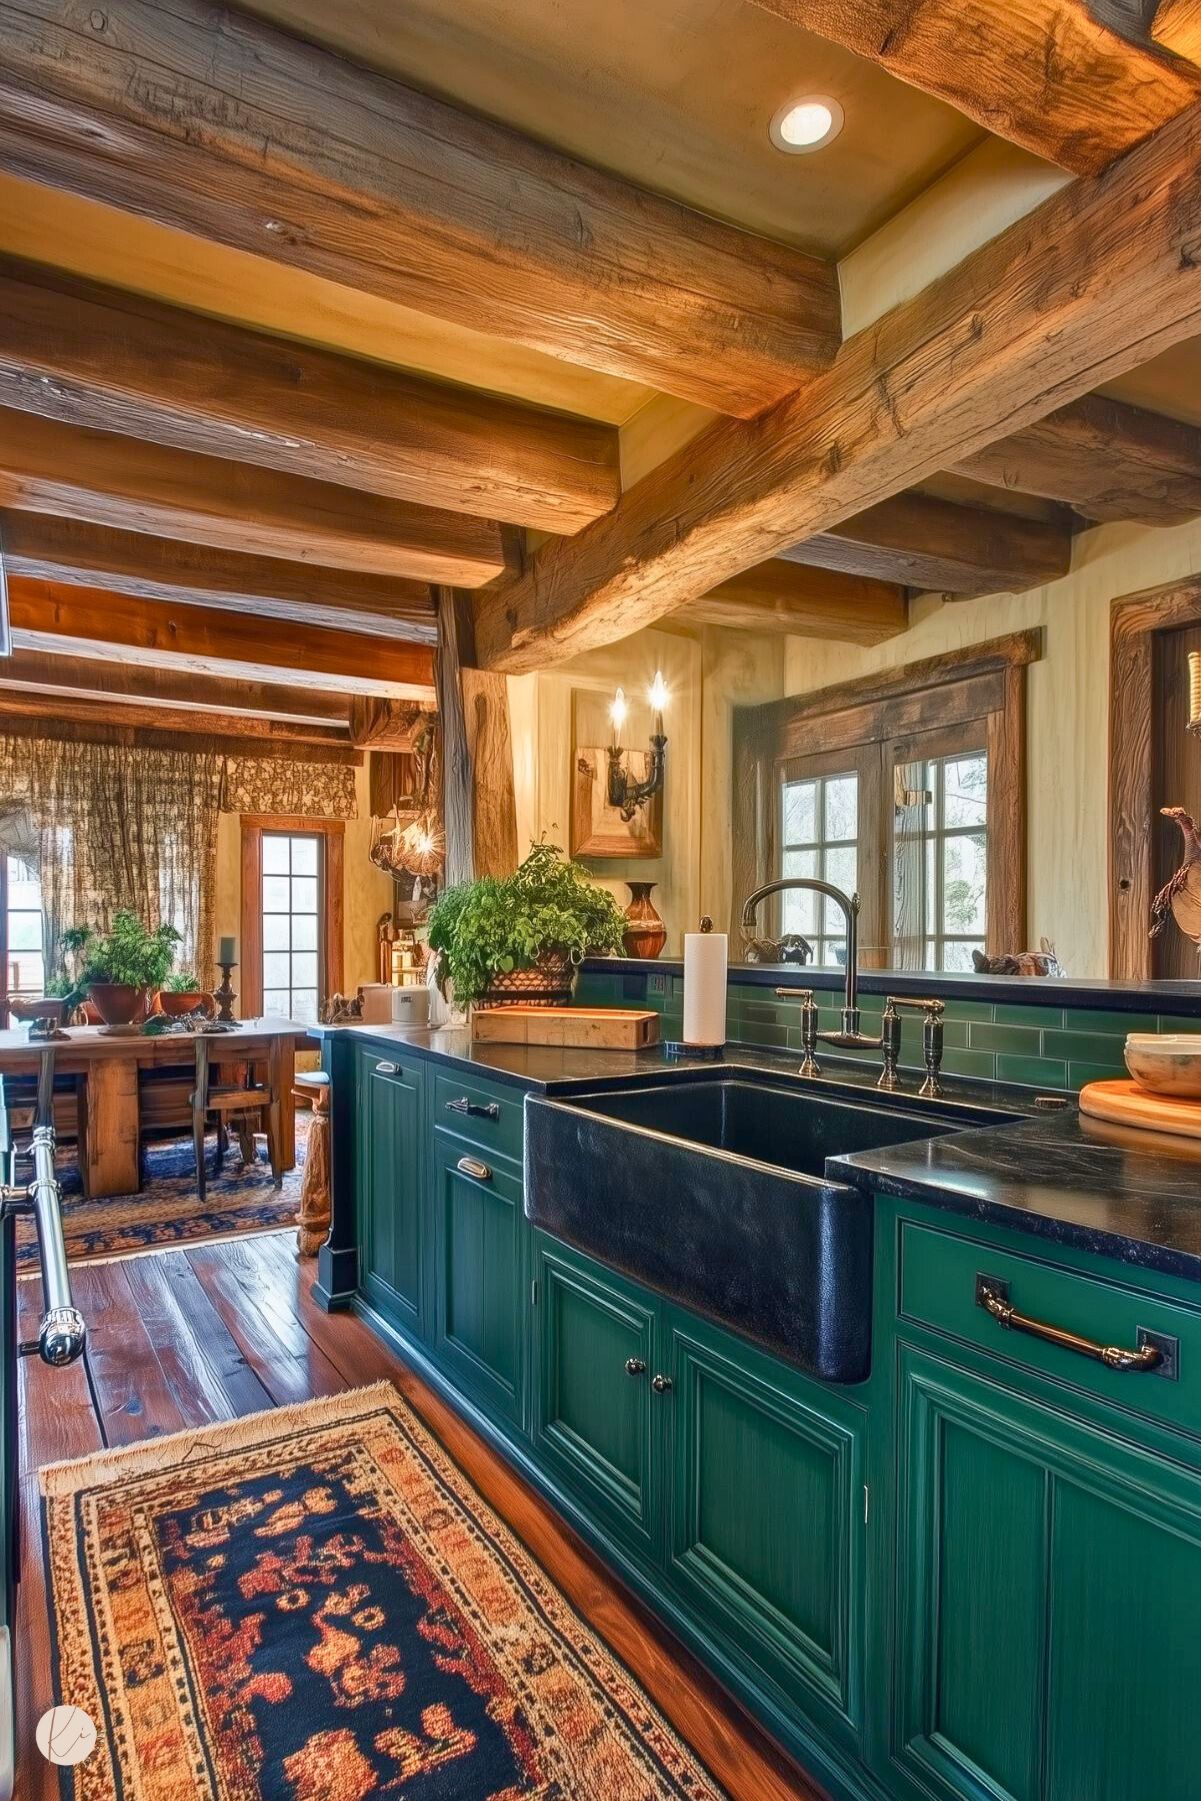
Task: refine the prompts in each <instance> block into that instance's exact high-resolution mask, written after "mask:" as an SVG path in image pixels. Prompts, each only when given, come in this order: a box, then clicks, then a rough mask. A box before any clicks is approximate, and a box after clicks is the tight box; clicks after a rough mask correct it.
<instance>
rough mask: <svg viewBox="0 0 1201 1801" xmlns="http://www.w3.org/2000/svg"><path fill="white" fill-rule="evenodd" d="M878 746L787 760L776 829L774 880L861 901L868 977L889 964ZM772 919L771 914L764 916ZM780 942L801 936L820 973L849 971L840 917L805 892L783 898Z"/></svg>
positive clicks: (775, 929)
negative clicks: (808, 880)
mask: <svg viewBox="0 0 1201 1801" xmlns="http://www.w3.org/2000/svg"><path fill="white" fill-rule="evenodd" d="M880 768H881V765H880V752H879V746H878V745H871V744H867V745H855V746H852V747H850V748H849V749H846V750H837V751H821V752H815V753H813V754H812V755H809V756H804V757H788V758H785V759H783V760H782V761H781V763H780V764H779V769H778V773H779V781H778V784H777V807H776V818H775V821H774V827H773V830H774V840H775V842H774V857H773V862H774V865H775V873H776V874H777V875H781V876H816V877H817V878H818V879H819V880H821V881H825V882H832V883H833V885H834V886H835V887H836V888H841V889H842V890H843V891H844V893H846V894H855V893H858V895H859V899H860V915H859V943H860V951H859V959H860V963H861V965H862V967H863V968H864V969H880V968H883V967H884V966H885V965H886V963H887V961H888V957H887V949H886V940H885V936H884V934H883V932H882V926H881V922H882V911H881V903H882V899H883V893H884V884H883V880H882V876H883V870H882V858H881V855H880V848H879V847H880V845H881V842H882V832H881V807H880V799H881V777H880ZM765 912H766V910H765ZM765 926H766V927H767V929H769V930H770V931H771V932H772V933H773V935H775V936H779V935H781V934H788V933H797V934H799V935H800V936H801V937H803V938H805V939H806V940H807V941H808V943H809V944H810V945H811V946H812V949H813V957H812V959H811V962H812V964H813V966H814V967H815V968H827V969H834V968H837V969H841V968H845V966H846V926H845V923H844V921H843V917H842V913H841V910H840V909H839V908H838V907H836V906H835V905H834V903H833V902H832V901H829V900H827V899H825V897H824V896H821V895H816V894H811V893H806V892H805V891H804V890H794V891H792V892H785V893H783V894H781V895H780V896H779V897H778V900H777V902H776V905H775V911H774V915H773V920H772V923H771V924H770V926H767V921H766V918H765V919H764V920H763V921H761V929H763V928H764V927H765Z"/></svg>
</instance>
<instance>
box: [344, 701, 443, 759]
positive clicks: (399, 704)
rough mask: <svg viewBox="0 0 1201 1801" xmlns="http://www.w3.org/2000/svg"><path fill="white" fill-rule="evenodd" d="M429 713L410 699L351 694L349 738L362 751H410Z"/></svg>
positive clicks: (429, 718)
mask: <svg viewBox="0 0 1201 1801" xmlns="http://www.w3.org/2000/svg"><path fill="white" fill-rule="evenodd" d="M432 717H433V715H432V713H431V712H430V711H429V710H428V709H427V708H424V707H420V706H418V705H416V704H415V703H414V702H412V701H403V700H379V699H378V698H374V697H373V698H368V697H367V696H366V695H363V694H352V695H351V697H350V741H351V743H352V744H356V745H358V746H359V748H360V749H362V750H367V749H371V750H377V751H411V750H412V748H413V745H414V743H415V741H416V739H417V737H418V735H419V733H421V732H423V731H425V730H427V729H428V727H429V724H430V721H431V719H432Z"/></svg>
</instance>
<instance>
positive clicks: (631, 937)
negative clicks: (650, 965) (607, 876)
mask: <svg viewBox="0 0 1201 1801" xmlns="http://www.w3.org/2000/svg"><path fill="white" fill-rule="evenodd" d="M657 886H658V884H657V883H656V882H627V883H626V887H627V888H628V889H629V891H630V904H629V906H628V907H627V908H626V915H625V916H626V921H627V923H626V929H625V932H624V933H623V935H622V943H623V944H624V945H625V953H626V956H627V957H645V958H647V959H650V958H653V957H657V956H658V955H659V953H660V951H661V950H662V949H663V946H664V945H665V944H666V943H667V927H666V926H665V925H664V923H663V919H662V916H661V915H660V914H659V913H658V912H657V910H656V908H655V903H654V901H653V900H652V899H651V889H652V888H655V887H657Z"/></svg>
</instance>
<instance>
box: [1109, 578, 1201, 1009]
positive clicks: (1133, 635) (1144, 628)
mask: <svg viewBox="0 0 1201 1801" xmlns="http://www.w3.org/2000/svg"><path fill="white" fill-rule="evenodd" d="M1199 623H1201V576H1190V577H1188V578H1186V579H1185V580H1184V581H1182V582H1169V583H1168V584H1166V585H1165V586H1164V587H1162V588H1147V589H1145V590H1143V591H1142V592H1141V593H1138V594H1124V595H1119V597H1118V598H1117V599H1116V600H1115V601H1114V602H1113V603H1112V605H1111V606H1110V609H1109V809H1108V811H1109V974H1110V977H1111V978H1112V979H1114V980H1120V981H1130V982H1149V981H1152V980H1153V979H1154V971H1155V962H1154V958H1155V947H1154V944H1153V943H1152V940H1151V938H1150V936H1149V933H1150V928H1151V902H1152V900H1153V899H1154V898H1155V820H1154V815H1153V809H1154V806H1155V749H1156V745H1155V738H1156V734H1155V717H1154V715H1155V640H1156V637H1157V636H1158V635H1159V634H1160V633H1161V632H1170V631H1175V630H1176V629H1178V628H1179V627H1180V626H1186V625H1197V624H1199Z"/></svg>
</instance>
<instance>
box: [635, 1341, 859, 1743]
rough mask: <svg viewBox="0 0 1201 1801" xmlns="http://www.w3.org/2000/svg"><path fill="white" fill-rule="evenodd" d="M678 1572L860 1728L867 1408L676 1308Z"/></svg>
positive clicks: (703, 1607)
mask: <svg viewBox="0 0 1201 1801" xmlns="http://www.w3.org/2000/svg"><path fill="white" fill-rule="evenodd" d="M668 1318H669V1322H670V1332H671V1355H670V1364H671V1371H672V1381H673V1388H672V1392H671V1396H670V1406H671V1412H672V1420H671V1434H672V1436H671V1445H672V1455H671V1540H670V1554H671V1572H672V1578H673V1581H674V1583H675V1584H676V1585H677V1586H678V1587H680V1588H681V1589H683V1591H684V1592H685V1594H686V1597H687V1599H688V1600H689V1602H690V1603H691V1605H692V1607H693V1609H694V1610H695V1611H697V1612H699V1613H700V1614H701V1616H702V1617H703V1618H705V1619H706V1620H707V1621H709V1622H710V1623H711V1624H712V1625H713V1627H714V1628H715V1629H716V1630H718V1631H720V1632H721V1633H722V1634H723V1636H725V1637H726V1638H727V1639H730V1640H732V1641H733V1642H734V1644H735V1645H736V1646H737V1647H738V1648H739V1649H740V1650H741V1651H742V1653H743V1654H744V1655H745V1656H748V1657H750V1658H751V1659H753V1660H754V1662H755V1663H756V1664H757V1665H758V1666H759V1668H760V1669H761V1670H763V1671H764V1672H765V1673H766V1675H767V1676H768V1677H769V1678H770V1680H771V1681H772V1682H774V1683H775V1684H776V1685H777V1687H779V1688H780V1689H781V1690H783V1691H784V1693H785V1694H786V1695H796V1696H797V1697H798V1698H801V1699H805V1700H808V1699H811V1698H812V1697H813V1696H814V1695H817V1696H820V1698H821V1699H822V1700H823V1701H825V1702H827V1703H828V1704H829V1705H830V1707H832V1708H833V1709H834V1711H835V1712H836V1713H837V1714H838V1715H840V1716H841V1717H842V1719H843V1721H845V1722H847V1723H848V1724H850V1725H851V1726H852V1727H855V1728H857V1725H858V1720H859V1715H860V1711H861V1678H860V1664H861V1655H862V1620H863V1569H864V1528H865V1522H864V1470H863V1451H864V1431H865V1425H866V1421H865V1418H864V1415H863V1413H862V1410H861V1409H859V1408H857V1407H855V1406H854V1405H853V1404H851V1403H848V1402H847V1401H845V1400H844V1399H843V1397H841V1396H838V1395H835V1394H832V1393H831V1392H830V1390H829V1389H828V1388H824V1387H822V1386H821V1385H820V1384H817V1383H812V1382H809V1381H807V1380H806V1378H805V1377H803V1376H801V1375H799V1374H798V1373H796V1372H794V1371H791V1370H788V1369H786V1368H784V1367H783V1366H782V1365H779V1364H776V1363H775V1361H774V1360H773V1359H770V1358H767V1357H764V1356H762V1355H761V1354H760V1353H759V1352H757V1351H755V1350H754V1349H753V1348H752V1347H750V1346H742V1345H740V1344H738V1343H737V1341H735V1340H733V1339H731V1338H730V1337H729V1336H728V1335H727V1334H725V1333H721V1332H719V1331H717V1330H716V1329H712V1328H709V1327H707V1326H705V1325H703V1324H702V1323H700V1322H698V1321H696V1320H694V1319H692V1318H691V1317H690V1316H687V1315H683V1314H679V1313H676V1312H675V1311H674V1310H673V1311H672V1312H671V1313H670V1314H669V1316H668Z"/></svg>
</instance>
